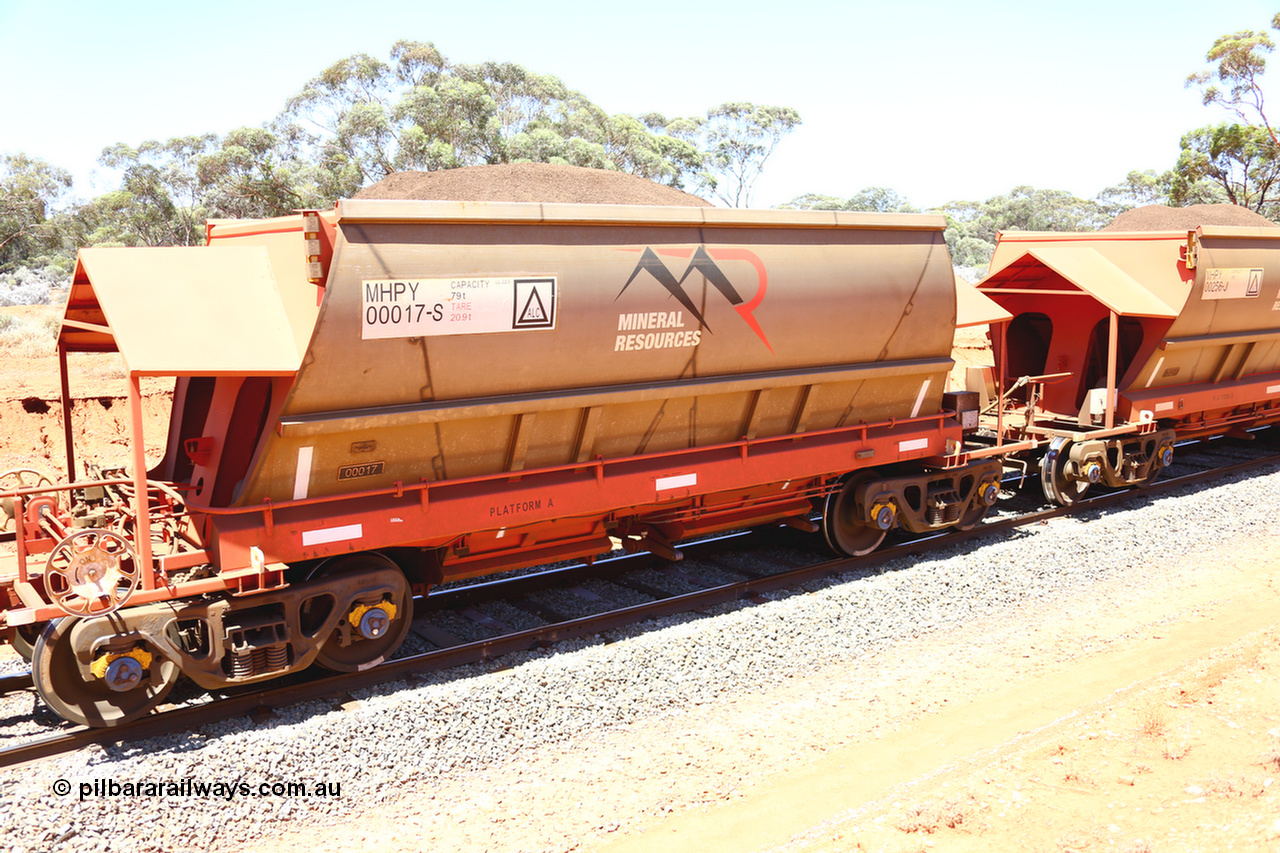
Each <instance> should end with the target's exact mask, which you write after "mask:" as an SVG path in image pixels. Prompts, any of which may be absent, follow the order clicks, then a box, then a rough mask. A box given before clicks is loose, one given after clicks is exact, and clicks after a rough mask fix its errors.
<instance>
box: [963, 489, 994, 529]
mask: <svg viewBox="0 0 1280 853" xmlns="http://www.w3.org/2000/svg"><path fill="white" fill-rule="evenodd" d="M999 499H1000V481H998V480H991V481H989V482H986V483H982V484H980V485H979V486H978V494H977V495H975V496H974V500H973V505H972V506H971V507H969V509H968V510H967V511H966V512H965V513H964V515H962V516H960V520H959V521H957V522H956V530H972V529H973V528H975V527H977V526H978V523H979V522H980V521H982V519H984V518H986V517H987V512H988V511H989V510H990V509H991V508H992V507H993V506H995V505H996V501H998V500H999Z"/></svg>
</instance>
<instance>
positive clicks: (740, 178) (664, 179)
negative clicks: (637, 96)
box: [0, 40, 800, 294]
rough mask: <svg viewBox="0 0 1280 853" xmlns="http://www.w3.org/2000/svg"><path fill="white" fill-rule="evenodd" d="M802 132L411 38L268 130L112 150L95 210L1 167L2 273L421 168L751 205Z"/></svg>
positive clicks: (181, 238)
mask: <svg viewBox="0 0 1280 853" xmlns="http://www.w3.org/2000/svg"><path fill="white" fill-rule="evenodd" d="M799 124H800V117H799V115H798V114H797V113H796V112H795V110H792V109H790V108H787V107H772V106H757V105H754V104H750V103H745V102H742V103H726V104H722V105H720V106H719V107H715V108H713V109H711V110H708V111H707V115H706V117H705V118H699V117H694V118H673V119H668V118H666V117H665V116H662V115H661V114H659V113H647V114H644V115H641V116H632V115H625V114H619V115H610V114H609V113H608V112H607V111H605V110H604V109H602V108H601V107H599V106H598V105H596V104H594V103H592V102H591V100H590V99H588V98H587V97H586V96H585V95H583V94H582V93H581V92H578V91H575V90H573V89H571V88H569V87H568V86H567V85H565V83H564V82H563V81H562V80H560V78H558V77H555V76H553V75H550V74H539V73H536V72H534V71H531V70H529V69H526V68H524V67H523V66H520V65H517V64H515V63H509V62H482V63H477V64H454V63H451V62H449V61H448V60H447V59H446V58H445V56H444V54H442V53H441V52H440V51H439V50H438V49H437V48H436V47H435V46H434V45H433V44H431V43H430V42H419V41H409V40H402V41H398V42H396V43H395V44H394V45H393V46H392V48H391V51H390V54H389V56H388V59H387V60H385V61H384V60H382V59H378V58H375V57H373V56H370V55H368V54H364V53H358V54H354V55H352V56H349V57H346V58H344V59H341V60H339V61H337V62H334V63H333V64H331V65H329V66H328V67H327V68H324V69H323V70H321V71H320V73H319V74H317V75H316V76H315V77H313V78H312V79H310V80H308V81H307V82H306V84H305V86H303V88H302V90H301V91H299V92H298V93H297V94H296V95H294V96H293V97H291V98H290V99H289V100H288V101H287V102H286V104H285V106H284V109H283V111H282V112H281V114H280V116H279V117H277V118H276V119H275V120H274V121H272V122H270V123H268V124H266V125H264V126H262V127H242V128H238V129H236V130H233V131H231V132H230V133H228V134H226V135H225V136H221V137H220V136H218V135H216V134H213V133H206V134H199V135H194V136H187V137H176V138H173V139H169V140H147V141H145V142H142V143H140V144H138V145H136V146H134V145H130V144H126V143H118V144H116V145H112V146H110V147H108V148H106V149H105V150H104V151H103V152H102V155H101V157H100V159H99V162H100V163H101V164H102V165H103V166H105V167H107V168H108V169H110V170H113V171H114V172H115V173H116V174H118V175H119V185H118V186H117V187H115V188H114V189H112V190H110V191H108V192H106V193H103V194H101V195H99V196H97V197H96V198H93V199H92V200H90V201H87V202H80V203H76V204H70V205H63V206H62V207H61V209H58V207H59V203H60V202H62V201H63V200H64V196H65V195H66V193H67V191H68V190H69V189H70V188H71V176H70V174H69V173H68V172H66V171H65V170H62V169H58V168H56V167H54V166H51V165H49V164H48V163H45V162H44V161H42V160H39V159H36V158H33V157H29V156H27V155H25V154H17V155H9V156H3V157H0V272H3V271H4V270H6V269H15V268H19V267H38V268H40V269H47V270H49V271H51V274H57V275H63V276H65V275H66V274H67V273H69V272H70V271H71V269H72V268H73V266H74V264H75V252H76V249H77V248H78V247H80V246H84V245H98V246H102V245H116V246H190V245H198V244H200V243H203V242H204V234H205V222H206V221H207V220H208V219H210V218H229V219H241V218H260V217H271V216H281V215H285V214H288V213H289V212H291V211H293V210H297V209H300V208H324V207H328V206H330V205H331V204H332V203H333V202H334V201H335V200H336V199H339V198H345V197H350V196H352V195H354V194H355V193H356V192H357V191H359V190H360V189H361V188H363V187H365V186H368V185H369V184H371V183H373V182H375V181H378V180H381V179H382V178H384V177H386V176H387V175H389V174H391V173H393V172H398V171H404V170H410V169H414V170H435V169H448V168H456V167H460V166H470V165H479V164H494V163H514V162H523V161H533V162H545V163H564V164H569V165H575V166H589V167H593V168H599V169H616V170H620V171H624V172H628V173H630V174H634V175H638V176H640V177H643V178H647V179H649V180H653V181H657V182H659V183H663V184H667V185H669V186H673V187H683V186H686V185H688V186H694V187H696V188H699V189H701V190H703V191H705V192H714V193H715V194H716V195H717V196H718V197H719V198H720V199H722V200H723V201H724V202H726V203H729V204H733V205H739V204H748V203H749V201H750V196H751V188H752V185H753V184H754V182H755V180H756V179H757V178H758V177H759V175H760V172H761V170H762V169H763V168H764V164H765V162H766V161H767V160H768V158H769V156H770V154H772V152H773V150H774V148H775V147H776V146H777V144H778V142H779V140H781V138H782V137H783V136H785V135H786V134H787V133H789V132H790V131H791V130H793V129H794V128H795V127H797V126H798V125H799ZM10 290H11V291H13V292H14V293H17V292H18V290H17V289H15V288H12V287H11V288H10ZM28 290H29V288H27V287H26V285H25V284H24V285H23V288H22V289H21V292H22V293H24V294H25V293H27V292H28Z"/></svg>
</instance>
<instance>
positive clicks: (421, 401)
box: [0, 199, 1001, 726]
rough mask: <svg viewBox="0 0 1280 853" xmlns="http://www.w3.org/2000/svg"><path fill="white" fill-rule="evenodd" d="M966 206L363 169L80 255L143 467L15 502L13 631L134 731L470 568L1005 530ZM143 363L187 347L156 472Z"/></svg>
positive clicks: (95, 706)
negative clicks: (799, 201)
mask: <svg viewBox="0 0 1280 853" xmlns="http://www.w3.org/2000/svg"><path fill="white" fill-rule="evenodd" d="M943 226H944V221H943V219H942V218H941V217H935V216H887V215H875V214H855V213H812V212H808V213H801V212H783V211H730V210H717V209H710V208H677V207H638V206H609V205H551V204H546V205H539V204H516V203H511V204H504V203H488V204H482V203H464V202H422V201H390V200H363V199H356V200H346V201H342V202H340V203H339V204H338V205H337V206H336V208H335V209H334V210H331V211H324V212H319V211H310V212H304V213H301V214H299V215H296V216H291V217H285V218H282V219H274V220H267V221H234V222H211V223H210V224H209V226H208V245H207V246H203V247H192V248H172V249H149V248H144V249H126V248H112V249H105V248H104V249H86V250H83V251H82V252H81V254H80V257H79V261H78V264H77V268H76V272H75V278H74V282H73V286H72V289H71V292H70V294H69V297H68V303H67V307H66V310H65V315H64V320H63V324H62V328H61V333H60V336H59V340H58V346H59V353H60V357H61V361H62V365H63V371H64V376H63V379H64V389H65V388H67V385H68V382H67V377H66V373H65V371H66V353H68V352H75V351H118V352H119V353H120V354H121V356H122V357H123V360H124V362H125V365H126V368H127V372H128V376H129V399H130V404H131V414H132V418H131V421H132V435H131V464H130V466H128V468H127V469H120V470H118V471H89V472H85V476H83V477H81V478H78V479H75V481H74V482H73V483H67V484H62V485H55V484H53V483H40V484H35V485H31V486H30V487H29V488H23V489H17V490H13V491H10V492H9V493H8V494H7V495H6V496H5V497H4V498H3V499H4V501H5V504H4V507H5V512H6V513H7V515H8V516H9V518H11V519H12V520H13V524H14V528H15V530H14V534H13V538H14V543H15V544H14V549H13V555H12V557H11V558H10V561H11V562H10V564H9V565H8V566H7V567H5V568H4V570H3V581H2V582H3V586H2V587H0V588H2V589H3V590H4V593H5V599H4V601H3V619H4V622H3V626H4V630H5V632H6V633H7V635H8V637H9V639H10V641H11V642H13V643H14V644H15V645H16V646H17V647H18V648H20V649H21V650H24V651H25V652H26V653H28V654H29V655H30V656H32V671H33V678H34V680H35V683H36V687H37V690H38V691H39V693H40V695H41V696H42V698H43V699H44V701H45V702H46V703H47V704H48V705H49V706H50V707H51V708H53V710H55V711H56V712H57V713H58V714H60V715H62V716H63V717H64V718H66V719H68V720H71V721H74V722H78V723H84V724H89V725H98V726H103V725H107V726H109V725H117V724H120V723H122V722H125V721H127V720H130V719H133V718H135V717H138V716H141V715H143V714H145V713H147V712H149V711H150V710H151V709H152V708H154V707H155V706H156V705H158V704H159V703H160V702H162V701H163V699H164V697H165V695H166V694H167V692H168V691H169V689H170V688H171V687H172V686H173V684H174V682H175V681H176V680H177V678H178V677H179V676H180V675H182V674H185V675H186V676H188V677H190V678H191V679H193V680H194V681H195V682H196V683H197V684H199V685H200V686H201V687H204V688H207V689H219V688H225V687H227V686H230V685H239V684H249V683H253V682H257V681H262V680H265V679H270V678H274V677H277V676H280V675H283V674H285V673H289V672H294V671H297V670H299V669H302V668H304V667H307V666H310V665H311V664H312V663H318V664H320V665H321V666H324V667H327V668H329V669H333V670H338V671H353V670H358V669H363V668H366V667H369V666H372V665H375V664H377V663H378V662H380V661H381V660H383V659H384V658H386V657H387V656H388V655H390V654H392V653H393V652H394V651H395V650H396V648H397V647H398V646H399V644H400V643H401V641H402V640H403V638H404V636H405V634H406V633H407V630H408V627H409V620H410V618H411V617H412V613H413V598H414V595H415V594H421V593H424V592H426V591H427V590H428V589H429V588H430V587H431V586H433V585H435V584H439V583H441V582H443V581H446V580H452V579H457V578H464V577H469V576H476V575H481V574H486V573H491V572H497V571H502V570H505V569H510V568H515V567H519V566H526V565H534V564H539V563H545V562H548V561H552V560H560V559H568V558H578V557H585V558H591V557H593V556H594V555H598V554H600V553H603V552H608V551H609V550H611V549H612V548H614V547H615V546H617V545H620V546H621V547H623V548H626V549H628V550H647V551H652V552H654V553H656V554H659V555H662V556H665V557H668V558H671V559H678V558H679V551H678V547H677V546H678V543H679V542H680V541H681V540H683V539H687V538H689V537H691V536H695V535H700V534H705V533H710V532H714V531H720V530H726V529H736V528H742V527H749V526H753V525H762V524H773V523H783V524H788V525H791V526H794V527H798V528H801V529H805V530H811V531H813V532H818V531H819V529H820V530H821V531H822V532H823V533H824V534H825V537H826V540H827V541H828V542H829V543H830V544H831V546H832V547H833V548H835V549H836V550H837V551H840V552H843V553H847V554H861V553H866V552H868V551H870V550H871V549H873V548H874V547H876V545H878V544H879V542H880V541H881V540H882V539H883V538H884V536H885V533H886V531H888V530H889V529H891V528H894V527H902V528H905V529H907V530H910V531H916V532H922V531H926V530H935V529H940V528H945V527H951V526H971V525H973V524H976V523H977V521H978V520H980V519H981V517H982V516H983V515H984V514H985V512H986V511H987V508H988V507H989V506H990V505H991V504H993V503H994V502H995V500H996V497H997V494H998V481H999V476H1000V472H1001V464H1000V461H999V459H998V458H995V457H994V455H992V454H988V458H974V459H968V458H966V457H965V455H964V454H963V453H961V450H962V445H963V441H964V427H963V426H962V422H961V421H962V418H961V416H960V415H959V414H957V405H956V403H955V395H948V396H946V397H945V398H944V385H945V381H946V377H947V373H948V371H949V370H950V368H951V367H952V364H953V362H952V360H951V355H950V352H951V345H952V338H953V333H954V329H955V324H956V292H955V283H954V278H953V275H952V270H951V264H950V259H949V256H948V254H947V250H946V245H945V243H944V242H943V238H942V229H943ZM145 376H171V377H177V379H176V387H175V392H174V402H173V411H172V417H171V422H170V428H169V435H168V445H167V450H166V453H165V455H164V458H163V460H162V461H161V463H160V464H159V465H158V466H156V467H155V468H154V469H153V470H151V471H147V470H146V461H145V459H146V457H145V450H146V448H145V447H144V442H143V435H142V423H141V420H142V418H141V406H140V390H139V388H140V386H139V382H140V379H141V377H145ZM63 396H64V406H66V405H67V402H66V400H67V399H69V394H67V393H64V395H63ZM970 414H972V412H970ZM64 422H69V419H68V418H66V417H65V412H64ZM67 453H68V458H67V467H68V470H69V471H72V472H75V470H76V468H75V458H74V449H73V447H72V443H71V442H70V441H68V450H67ZM815 517H820V520H819V521H818V522H815V521H814V520H813V519H814V518H815Z"/></svg>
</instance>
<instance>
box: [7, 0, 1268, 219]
mask: <svg viewBox="0 0 1280 853" xmlns="http://www.w3.org/2000/svg"><path fill="white" fill-rule="evenodd" d="M1276 11H1277V10H1276V8H1275V7H1271V6H1268V5H1267V4H1264V3H1260V2H1238V1H1237V0H1223V2H1219V3H1216V4H1206V3H1204V2H1203V0H1198V2H1184V1H1183V0H1169V2H1160V3H1155V2H1144V3H1133V2H1123V0H1121V2H1117V0H1111V2H1095V0H1082V2H1077V3H1073V4H1048V3H1025V2H1022V3H1015V2H991V1H990V0H969V2H949V3H946V2H907V1H906V0H903V2H897V3H892V2H890V3H886V2H883V0H879V2H875V3H868V2H862V1H861V0H846V2H843V3H826V2H808V0H792V2H756V0H742V2H735V3H727V2H718V0H717V2H688V0H685V2H671V1H670V0H651V2H645V3H636V4H630V3H606V2H599V1H598V0H597V2H594V3H589V4H588V3H557V2H540V3H530V2H508V0H494V2H473V3H470V4H465V5H464V4H462V3H458V2H453V3H440V2H434V0H415V2H405V0H349V2H344V3H335V2H329V0H290V2H275V0H257V2H246V0H230V2H217V0H213V2H205V3H185V2H176V3H175V2H150V0H139V1H138V2H133V1H132V0H116V2H112V3H104V2H101V0H97V2H61V1H60V0H37V1H36V2H33V0H0V80H3V81H4V86H3V97H2V99H0V153H16V152H18V151H24V152H26V153H28V154H32V155H35V156H39V157H42V158H44V159H45V160H48V161H49V162H51V163H53V164H55V165H58V166H62V167H64V168H67V169H69V170H71V171H72V172H73V173H74V174H75V175H76V177H77V188H76V189H77V192H78V194H80V195H82V196H88V195H92V194H94V193H96V192H100V191H102V190H103V189H106V188H107V182H106V180H105V179H104V176H103V175H99V176H98V178H97V181H96V182H94V181H93V173H94V172H95V169H96V166H95V163H96V160H97V157H98V155H99V153H100V152H101V150H102V149H103V148H104V147H106V146H108V145H110V144H113V143H115V142H127V143H130V144H135V145H136V144H137V143H139V142H141V141H143V140H145V139H155V138H169V137H171V136H179V135H186V134H191V133H200V132H206V131H214V132H219V133H223V132H226V131H228V130H230V129H232V128H235V127H239V126H244V125H257V124H261V123H262V122H264V121H266V120H268V119H270V118H271V117H272V116H273V115H275V114H276V113H277V112H278V111H279V110H280V108H281V107H282V106H283V105H284V102H285V100H286V99H287V98H288V97H289V96H290V95H291V94H293V93H295V92H297V91H298V90H299V89H301V88H302V86H303V84H304V83H305V82H306V80H307V79H308V78H310V77H312V76H314V75H315V74H316V73H318V72H319V71H320V70H321V69H323V68H324V67H325V66H327V65H329V64H330V63H332V62H333V61H335V60H337V59H340V58H342V57H344V56H348V55H351V54H353V53H357V52H365V53H370V54H372V55H374V56H376V57H379V58H382V59H386V57H387V55H388V52H389V49H390V46H391V44H392V43H393V42H394V41H396V40H397V39H400V38H410V39H416V40H421V41H431V42H434V43H435V45H436V47H438V48H439V49H440V50H441V51H442V52H443V53H444V54H445V56H446V57H448V58H449V59H450V60H453V61H459V62H479V61H483V60H487V59H492V60H501V61H511V62H518V63H520V64H522V65H524V66H526V67H528V68H530V69H531V70H535V71H538V72H541V73H549V74H555V75H557V76H559V77H560V78H561V79H563V80H564V81H565V83H566V84H568V85H569V86H570V87H572V88H575V89H578V90H579V91H582V92H583V93H585V94H586V95H587V96H588V97H590V98H591V99H592V100H594V101H595V102H596V103H598V104H600V105H601V106H602V107H604V108H605V109H606V110H608V111H610V112H615V113H616V112H631V113H642V112H649V111H657V112H661V113H664V114H666V115H668V116H674V115H692V114H701V113H704V112H705V111H706V109H707V108H708V107H711V106H714V105H716V104H719V103H721V102H724V101H730V100H750V101H755V102H757V103H768V104H781V105H786V106H791V107H795V108H796V109H797V110H799V111H800V114H801V116H802V118H803V120H804V124H803V126H802V127H801V128H800V129H799V130H797V131H796V132H795V133H794V134H792V135H791V136H790V137H788V138H787V139H786V140H785V141H784V142H783V143H782V145H781V146H780V147H779V148H778V150H777V152H776V153H775V155H774V158H773V159H772V160H771V161H770V164H769V166H768V167H767V170H766V172H765V175H764V177H763V178H761V180H760V181H759V183H758V184H757V186H756V193H755V199H754V203H755V205H756V206H772V205H775V204H779V203H782V202H785V201H787V200H789V199H791V198H793V197H795V196H797V195H800V194H802V193H805V192H820V193H826V194H829V195H836V196H841V197H845V196H849V195H852V194H853V193H855V192H857V191H858V190H859V189H861V188H863V187H867V186H887V187H891V188H893V189H896V190H897V191H898V192H900V193H902V194H903V195H904V196H906V197H907V198H908V199H910V200H911V201H912V202H914V203H915V204H917V205H921V206H928V205H933V204H941V203H943V202H946V201H950V200H956V199H984V198H987V197H990V196H992V195H997V194H1000V193H1003V192H1006V191H1008V190H1009V189H1010V188H1012V187H1014V186H1016V185H1019V184H1031V185H1033V186H1036V187H1039V188H1047V189H1061V190H1068V191H1070V192H1073V193H1075V194H1077V195H1080V196H1083V197H1091V196H1093V195H1094V194H1096V193H1097V192H1098V191H1099V190H1101V189H1102V188H1104V187H1106V186H1109V185H1111V184H1115V183H1118V182H1119V181H1120V180H1121V179H1123V177H1124V175H1125V174H1126V173H1127V172H1128V171H1129V170H1131V169H1147V168H1152V169H1161V170H1163V169H1166V168H1169V167H1170V166H1172V165H1173V163H1174V161H1175V160H1176V158H1177V154H1178V139H1179V137H1180V136H1181V135H1182V134H1183V133H1184V132H1186V131H1188V130H1190V129H1192V128H1195V127H1199V126H1201V125H1204V124H1209V123H1211V122H1216V121H1220V120H1222V119H1223V118H1225V117H1226V116H1225V114H1224V113H1223V112H1222V111H1221V110H1213V109H1209V108H1206V107H1204V106H1202V105H1201V103H1200V97H1199V94H1198V92H1196V91H1194V90H1188V89H1184V87H1183V80H1184V79H1185V78H1186V76H1187V75H1188V74H1190V73H1192V72H1194V71H1199V70H1201V69H1202V68H1204V67H1205V63H1204V54H1205V52H1206V51H1207V50H1208V48H1209V47H1210V45H1211V44H1212V43H1213V40H1214V39H1215V38H1216V37H1217V36H1219V35H1221V34H1223V33H1227V32H1232V31H1235V30H1239V29H1264V28H1266V27H1267V25H1268V24H1269V22H1270V20H1271V16H1272V15H1273V14H1274V13H1275V12H1276ZM1277 35H1280V34H1277ZM1275 61H1277V62H1280V57H1277V58H1276V60H1275ZM1271 77H1272V78H1273V79H1277V83H1276V92H1277V94H1276V98H1277V102H1278V103H1280V77H1277V75H1275V74H1272V75H1271Z"/></svg>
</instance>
